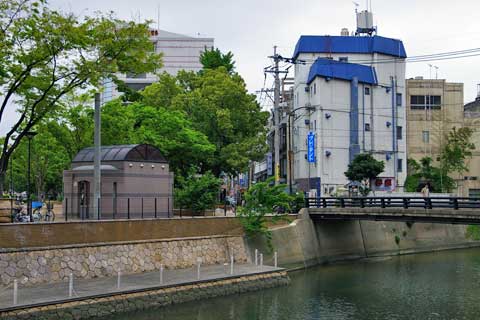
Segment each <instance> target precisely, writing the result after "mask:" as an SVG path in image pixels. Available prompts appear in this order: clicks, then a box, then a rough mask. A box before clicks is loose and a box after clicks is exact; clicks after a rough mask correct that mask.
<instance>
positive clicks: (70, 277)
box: [68, 273, 73, 298]
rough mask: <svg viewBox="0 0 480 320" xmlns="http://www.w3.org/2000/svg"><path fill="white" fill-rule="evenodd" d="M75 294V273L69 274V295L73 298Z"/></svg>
mask: <svg viewBox="0 0 480 320" xmlns="http://www.w3.org/2000/svg"><path fill="white" fill-rule="evenodd" d="M72 296H73V273H70V274H69V275H68V297H69V298H71V297H72Z"/></svg>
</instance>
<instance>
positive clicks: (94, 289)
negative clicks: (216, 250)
mask: <svg viewBox="0 0 480 320" xmlns="http://www.w3.org/2000/svg"><path fill="white" fill-rule="evenodd" d="M276 270H283V269H281V268H275V267H270V266H263V267H260V266H255V265H252V264H238V265H234V274H233V275H230V265H228V266H224V265H210V266H202V267H201V274H200V275H201V277H200V281H205V280H214V279H221V278H231V277H239V276H242V275H248V274H255V273H260V272H268V271H276ZM196 281H198V279H197V267H196V266H195V267H193V268H188V269H175V270H167V269H166V270H165V271H164V273H163V285H160V272H159V271H152V272H145V273H137V274H128V275H122V276H121V281H120V289H118V288H117V276H115V277H108V278H96V279H74V280H73V288H74V294H73V297H72V298H80V297H89V296H94V295H100V294H108V293H117V292H122V291H129V290H138V289H145V288H159V287H162V286H172V285H177V284H187V283H192V282H196ZM68 292H69V288H68V281H65V282H56V283H51V284H42V285H36V286H34V287H24V286H22V285H21V284H20V281H19V285H18V298H17V306H22V305H30V304H38V303H46V302H53V301H59V300H65V299H69V297H68ZM9 307H13V289H12V287H11V286H10V287H9V288H7V289H3V290H1V291H0V311H1V309H3V308H9Z"/></svg>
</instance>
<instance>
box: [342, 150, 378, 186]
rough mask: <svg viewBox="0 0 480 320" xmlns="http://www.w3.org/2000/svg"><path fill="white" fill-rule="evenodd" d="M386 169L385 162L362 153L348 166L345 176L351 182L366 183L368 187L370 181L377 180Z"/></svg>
mask: <svg viewBox="0 0 480 320" xmlns="http://www.w3.org/2000/svg"><path fill="white" fill-rule="evenodd" d="M384 168H385V164H384V163H383V161H378V160H376V159H375V158H374V157H373V156H372V155H371V154H368V153H360V154H357V155H356V156H355V158H354V159H353V161H352V162H351V163H350V164H349V165H348V170H347V171H346V172H345V176H346V177H347V178H348V179H349V180H350V181H359V182H364V184H365V185H368V183H369V182H370V180H372V179H375V178H376V177H377V176H378V175H379V174H380V173H382V172H383V170H384Z"/></svg>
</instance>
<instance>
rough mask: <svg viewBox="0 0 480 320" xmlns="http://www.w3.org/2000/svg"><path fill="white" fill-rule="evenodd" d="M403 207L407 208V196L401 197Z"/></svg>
mask: <svg viewBox="0 0 480 320" xmlns="http://www.w3.org/2000/svg"><path fill="white" fill-rule="evenodd" d="M403 209H408V198H403Z"/></svg>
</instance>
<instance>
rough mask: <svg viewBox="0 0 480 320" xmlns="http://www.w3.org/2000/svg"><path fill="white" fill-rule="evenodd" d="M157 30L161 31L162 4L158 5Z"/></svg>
mask: <svg viewBox="0 0 480 320" xmlns="http://www.w3.org/2000/svg"><path fill="white" fill-rule="evenodd" d="M157 30H160V4H157Z"/></svg>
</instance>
